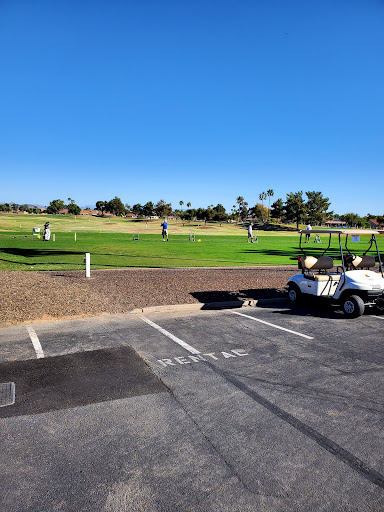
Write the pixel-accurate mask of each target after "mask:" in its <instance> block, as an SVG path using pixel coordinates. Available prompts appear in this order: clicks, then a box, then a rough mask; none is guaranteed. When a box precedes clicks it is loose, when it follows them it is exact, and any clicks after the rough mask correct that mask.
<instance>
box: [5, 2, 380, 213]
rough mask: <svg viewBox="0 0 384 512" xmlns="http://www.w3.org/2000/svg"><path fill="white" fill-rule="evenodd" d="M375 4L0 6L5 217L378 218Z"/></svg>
mask: <svg viewBox="0 0 384 512" xmlns="http://www.w3.org/2000/svg"><path fill="white" fill-rule="evenodd" d="M383 27H384V2H383V1H382V0H364V1H362V0H193V1H182V0H135V1H130V0H125V1H117V0H108V1H107V0H92V1H88V0H76V1H75V0H65V1H64V0H57V1H52V0H45V1H44V0H34V1H33V2H31V1H30V0H25V1H24V0H0V74H1V80H0V102H1V117H0V119H1V122H0V172H1V185H0V202H6V201H14V202H17V203H19V204H22V203H25V202H32V203H37V204H42V205H45V204H48V203H49V201H51V200H53V199H57V198H61V199H64V200H66V199H67V198H68V197H71V198H73V199H74V200H75V201H76V202H77V203H78V204H79V205H80V206H85V205H92V204H94V203H95V202H96V201H97V200H109V199H112V198H113V197H114V196H115V195H117V196H119V197H121V199H122V201H123V202H124V203H129V204H130V205H133V204H135V203H142V204H143V203H145V202H147V201H153V202H157V201H158V200H160V199H164V200H165V201H167V202H171V203H172V205H173V207H178V206H179V201H181V200H182V201H184V203H185V204H186V203H187V202H191V203H192V206H193V207H199V206H203V207H205V206H208V205H210V204H214V205H216V204H217V203H222V204H223V205H224V206H225V207H226V209H227V210H230V209H231V207H232V205H234V204H235V201H236V197H237V196H239V195H241V196H243V197H244V198H245V200H246V201H248V203H249V204H250V205H252V206H253V205H254V204H255V203H256V202H258V196H259V194H260V193H261V192H263V191H266V190H267V189H273V190H274V192H275V195H274V197H273V200H276V199H277V198H279V197H281V198H283V199H285V196H286V194H287V193H288V192H291V191H293V192H296V191H297V190H303V191H304V192H305V191H309V190H320V191H322V192H323V194H324V195H325V196H327V197H329V198H330V200H331V203H332V204H331V209H333V210H334V211H335V212H337V213H345V212H348V211H354V212H357V213H359V214H360V215H365V214H366V213H368V212H370V213H376V214H383V213H384V194H383V185H384V177H383V168H384V166H383V164H384V153H383V148H384V94H383V91H384V57H383V56H384V29H383Z"/></svg>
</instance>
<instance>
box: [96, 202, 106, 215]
mask: <svg viewBox="0 0 384 512" xmlns="http://www.w3.org/2000/svg"><path fill="white" fill-rule="evenodd" d="M107 204H108V201H96V210H97V211H98V212H100V213H101V215H104V212H105V210H106V208H107Z"/></svg>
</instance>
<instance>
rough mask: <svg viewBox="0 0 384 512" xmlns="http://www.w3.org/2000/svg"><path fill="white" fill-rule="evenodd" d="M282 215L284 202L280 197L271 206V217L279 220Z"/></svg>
mask: <svg viewBox="0 0 384 512" xmlns="http://www.w3.org/2000/svg"><path fill="white" fill-rule="evenodd" d="M283 215H284V203H283V200H282V199H278V200H277V201H275V202H274V203H273V204H272V206H271V217H272V219H276V220H280V219H281V218H282V217H283Z"/></svg>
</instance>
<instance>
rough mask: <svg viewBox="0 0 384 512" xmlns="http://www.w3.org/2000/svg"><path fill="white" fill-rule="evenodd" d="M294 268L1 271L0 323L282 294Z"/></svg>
mask: <svg viewBox="0 0 384 512" xmlns="http://www.w3.org/2000/svg"><path fill="white" fill-rule="evenodd" d="M296 272H297V267H293V266H289V267H288V266H286V267H252V268H250V267H247V268H244V267H235V268H233V267H231V268H228V267H226V268H220V269H219V268H177V269H137V268H135V269H122V270H93V271H92V273H91V278H90V279H86V278H85V277H84V272H83V271H68V272H67V271H65V272H60V271H58V272H54V271H52V272H21V271H6V270H4V271H0V279H1V289H2V292H1V301H0V326H2V327H4V326H8V325H14V324H19V323H23V322H31V321H41V320H58V319H60V318H70V317H79V316H95V315H100V314H116V313H127V312H128V311H131V310H132V309H135V308H143V307H147V306H160V305H173V304H194V303H207V302H221V301H228V300H237V299H244V298H248V299H259V298H270V297H278V296H282V294H283V291H284V287H285V285H286V282H287V280H288V279H289V277H290V276H291V275H293V274H295V273H296Z"/></svg>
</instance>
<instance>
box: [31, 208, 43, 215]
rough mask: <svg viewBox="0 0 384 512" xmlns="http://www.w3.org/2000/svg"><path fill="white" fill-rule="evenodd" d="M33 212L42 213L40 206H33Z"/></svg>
mask: <svg viewBox="0 0 384 512" xmlns="http://www.w3.org/2000/svg"><path fill="white" fill-rule="evenodd" d="M32 213H34V214H36V215H38V214H39V213H41V210H40V208H32Z"/></svg>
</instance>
